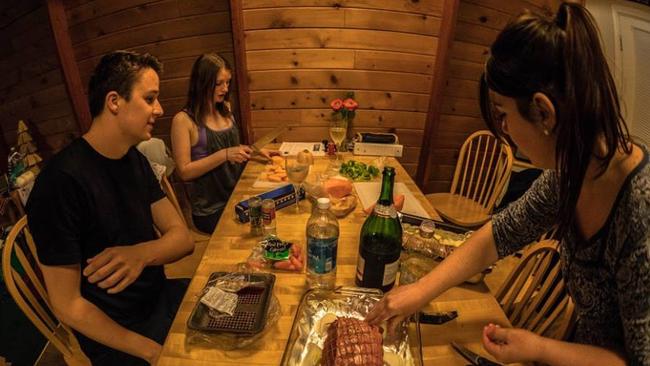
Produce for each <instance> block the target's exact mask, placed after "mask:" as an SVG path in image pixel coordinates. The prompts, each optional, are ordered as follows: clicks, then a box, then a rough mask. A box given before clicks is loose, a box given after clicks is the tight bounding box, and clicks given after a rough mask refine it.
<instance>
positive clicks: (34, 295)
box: [2, 216, 90, 365]
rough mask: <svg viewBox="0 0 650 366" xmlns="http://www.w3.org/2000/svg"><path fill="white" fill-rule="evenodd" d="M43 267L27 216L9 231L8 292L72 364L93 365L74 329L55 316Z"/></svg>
mask: <svg viewBox="0 0 650 366" xmlns="http://www.w3.org/2000/svg"><path fill="white" fill-rule="evenodd" d="M39 266H40V263H39V261H38V258H37V256H36V246H35V244H34V239H33V238H32V235H31V234H30V233H29V229H28V227H27V217H26V216H23V217H22V218H21V219H20V220H18V222H17V223H16V225H14V227H13V229H11V231H10V232H9V235H8V236H7V240H6V241H5V246H4V249H3V251H2V275H3V276H4V280H5V283H6V286H7V290H8V291H9V294H10V295H11V297H12V298H13V299H14V301H15V302H16V304H18V307H19V308H20V310H22V311H23V313H25V315H26V316H27V318H28V319H29V320H30V321H31V322H32V323H33V324H34V325H35V326H36V328H37V329H38V330H39V331H40V332H41V333H42V334H43V335H44V336H45V338H47V340H48V341H49V342H50V343H51V344H52V345H54V347H56V349H57V350H59V351H60V352H61V354H62V355H63V358H64V360H65V362H66V363H67V364H68V365H90V361H89V360H88V358H87V357H86V355H84V354H83V352H82V351H81V348H80V347H79V343H78V342H77V338H76V337H75V336H74V334H73V333H72V330H71V329H70V328H69V327H68V326H66V325H65V324H62V323H61V322H60V321H59V320H58V319H57V318H56V316H55V315H54V312H53V311H52V306H51V305H50V302H49V298H48V295H47V291H46V290H45V285H44V284H43V279H42V274H41V271H40V268H39ZM21 272H24V273H21ZM16 331H19V330H18V329H17V330H16Z"/></svg>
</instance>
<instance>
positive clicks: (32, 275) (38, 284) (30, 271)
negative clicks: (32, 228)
mask: <svg viewBox="0 0 650 366" xmlns="http://www.w3.org/2000/svg"><path fill="white" fill-rule="evenodd" d="M14 254H15V256H16V258H17V259H18V262H19V263H20V265H21V266H22V267H23V270H24V271H25V274H26V275H27V277H28V278H29V280H30V282H31V284H32V285H33V286H34V288H35V289H36V291H37V292H38V296H39V297H40V298H42V299H43V300H44V301H46V303H47V306H50V304H49V303H48V302H47V291H45V288H44V287H43V285H42V279H41V277H40V276H38V275H37V274H36V271H35V270H34V267H32V263H30V262H29V260H28V259H27V256H26V255H25V253H24V252H23V249H22V248H21V247H20V246H19V245H16V246H15V247H14ZM30 254H31V257H32V258H33V260H34V259H35V258H36V254H35V252H32V253H30ZM50 307H51V306H50Z"/></svg>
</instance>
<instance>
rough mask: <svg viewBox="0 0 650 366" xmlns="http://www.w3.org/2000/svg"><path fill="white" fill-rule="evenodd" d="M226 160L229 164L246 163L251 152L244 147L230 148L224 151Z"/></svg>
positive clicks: (247, 147)
mask: <svg viewBox="0 0 650 366" xmlns="http://www.w3.org/2000/svg"><path fill="white" fill-rule="evenodd" d="M225 150H226V160H228V161H229V162H231V163H243V162H246V161H248V159H250V157H251V152H253V150H252V149H251V148H250V147H249V146H246V145H238V146H232V147H228V148H226V149H225Z"/></svg>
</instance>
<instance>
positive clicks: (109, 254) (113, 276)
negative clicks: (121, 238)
mask: <svg viewBox="0 0 650 366" xmlns="http://www.w3.org/2000/svg"><path fill="white" fill-rule="evenodd" d="M140 249H141V248H139V247H138V246H137V245H134V246H124V247H111V248H106V249H104V250H103V251H102V252H101V253H99V254H97V255H96V256H94V257H92V258H90V259H88V266H86V268H84V271H83V275H84V276H86V277H88V282H90V283H97V286H99V287H101V288H103V289H108V291H107V292H108V293H109V294H116V293H118V292H120V291H122V290H124V289H125V288H126V287H127V286H129V285H130V284H132V283H133V281H135V280H136V279H137V278H138V276H140V273H142V270H143V269H144V267H145V266H146V265H147V261H146V258H145V256H144V255H143V254H142V251H141V250H140Z"/></svg>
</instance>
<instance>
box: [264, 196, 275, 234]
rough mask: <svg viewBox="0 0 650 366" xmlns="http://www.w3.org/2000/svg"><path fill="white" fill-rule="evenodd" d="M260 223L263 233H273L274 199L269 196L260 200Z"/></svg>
mask: <svg viewBox="0 0 650 366" xmlns="http://www.w3.org/2000/svg"><path fill="white" fill-rule="evenodd" d="M262 225H263V226H264V235H270V234H275V201H274V200H272V199H269V198H267V199H265V200H264V201H262Z"/></svg>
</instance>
